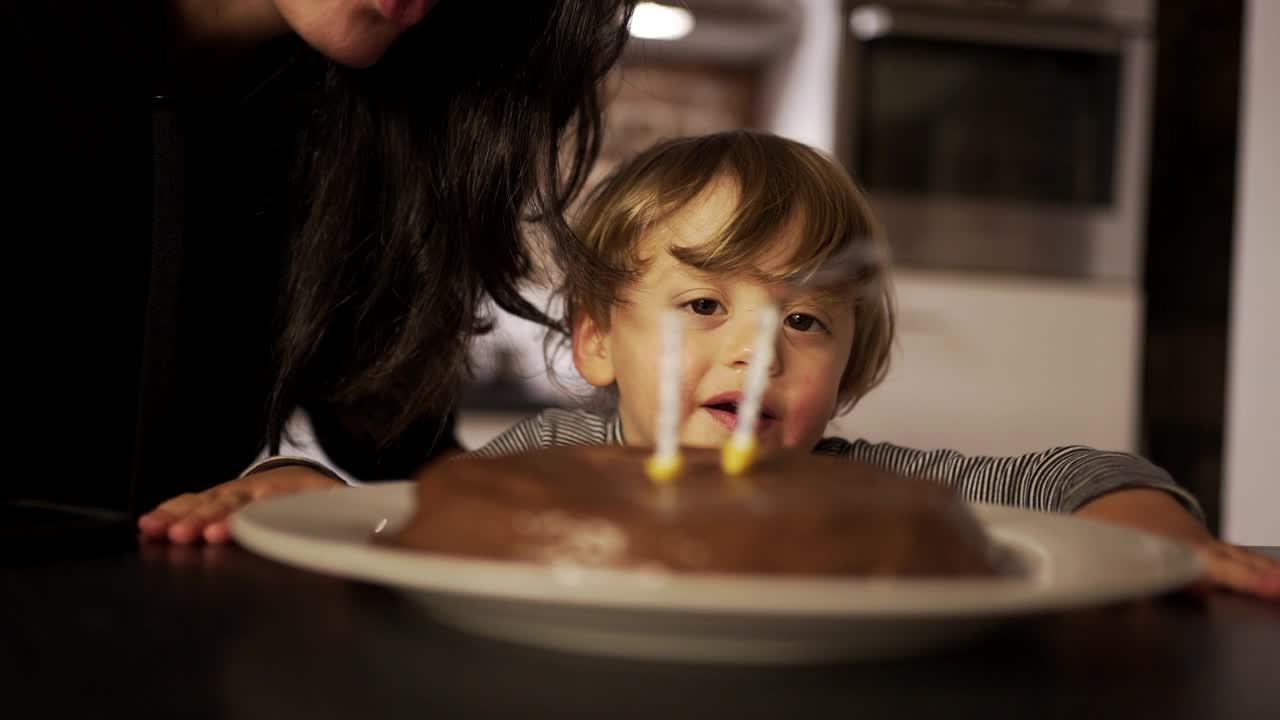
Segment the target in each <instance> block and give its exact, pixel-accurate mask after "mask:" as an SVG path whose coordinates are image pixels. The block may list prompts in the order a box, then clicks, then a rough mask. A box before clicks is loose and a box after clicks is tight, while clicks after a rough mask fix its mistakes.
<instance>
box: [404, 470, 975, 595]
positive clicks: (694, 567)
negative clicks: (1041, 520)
mask: <svg viewBox="0 0 1280 720" xmlns="http://www.w3.org/2000/svg"><path fill="white" fill-rule="evenodd" d="M646 457H647V451H644V450H642V449H639V448H628V447H560V448H551V449H546V450H538V451H535V452H530V453H524V454H520V455H512V456H507V457H501V458H470V457H468V458H461V459H457V460H450V461H446V462H441V463H437V464H436V465H434V466H433V467H431V468H430V469H429V470H427V471H426V472H425V473H424V474H423V475H422V476H421V477H420V478H419V479H418V486H417V508H416V512H415V514H414V517H413V519H412V520H411V521H410V523H409V524H408V525H407V526H406V527H405V528H404V529H403V530H402V531H401V532H400V533H399V534H398V535H397V536H396V537H394V538H393V539H392V542H393V543H394V544H396V545H399V546H402V547H407V548H413V549H418V550H424V551H430V552H435V553H446V554H456V555H464V556H471V557H478V558H487V559H495V560H512V561H524V562H533V563H548V564H562V563H563V564H573V565H580V566H588V567H603V568H619V569H655V570H659V569H660V570H670V571H683V572H728V573H762V574H774V575H855V576H966V575H969V576H972V575H990V574H993V572H994V567H993V563H992V560H991V557H992V555H991V552H990V543H989V541H988V540H987V537H986V534H985V533H984V531H983V529H982V527H981V525H979V523H978V521H977V519H976V518H975V517H974V515H973V514H972V512H971V511H970V510H969V508H968V507H967V506H966V505H965V504H964V503H963V502H962V501H961V500H960V499H959V498H958V497H957V496H956V495H955V494H954V493H953V492H952V491H951V490H949V489H947V488H945V487H943V486H941V485H938V484H936V483H933V482H930V481H927V480H922V479H918V478H909V477H902V476H898V475H894V474H891V473H888V472H885V471H883V470H880V469H878V468H874V467H871V466H868V465H863V464H856V463H850V462H847V461H843V460H838V459H835V458H829V457H821V456H814V455H811V454H808V453H803V452H799V451H790V450H784V451H777V452H773V453H770V454H767V455H765V456H764V457H762V458H760V459H759V460H758V461H757V462H756V464H755V465H754V466H753V467H752V468H751V469H750V470H749V471H748V472H747V473H746V474H745V475H743V476H741V477H737V478H730V477H727V476H725V475H724V474H723V473H722V472H721V470H720V465H719V453H718V452H716V451H713V450H685V451H684V467H683V470H682V472H681V474H680V475H679V476H678V477H677V478H676V480H674V481H673V482H672V483H670V484H667V485H657V484H655V483H654V482H653V481H651V480H650V479H649V478H648V477H647V476H646V475H645V473H644V460H645V458H646Z"/></svg>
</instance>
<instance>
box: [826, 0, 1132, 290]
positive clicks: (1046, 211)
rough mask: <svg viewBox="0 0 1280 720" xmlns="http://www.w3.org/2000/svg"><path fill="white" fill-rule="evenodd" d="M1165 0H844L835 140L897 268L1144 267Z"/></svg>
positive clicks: (1058, 270) (1046, 270) (1087, 273)
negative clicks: (1158, 13)
mask: <svg viewBox="0 0 1280 720" xmlns="http://www.w3.org/2000/svg"><path fill="white" fill-rule="evenodd" d="M1153 1H1154V0H882V1H881V2H867V1H866V0H845V2H844V6H843V18H844V20H845V30H844V32H843V47H842V51H841V60H840V62H841V67H840V72H839V78H840V80H839V83H840V99H839V113H838V120H837V128H838V130H837V144H836V151H837V154H838V155H839V156H840V158H841V160H842V161H843V162H844V163H845V164H846V165H847V167H848V168H849V169H850V171H851V172H852V173H853V174H854V176H855V177H856V178H857V179H858V181H859V182H860V183H861V184H862V185H863V186H864V187H866V188H867V189H868V191H869V193H870V194H871V196H872V199H873V202H874V205H875V207H876V209H877V212H878V213H879V215H880V216H881V218H882V220H883V221H884V223H885V225H886V227H887V228H888V232H889V236H890V240H891V243H892V245H893V247H894V257H895V261H896V262H897V264H899V265H901V266H907V267H911V266H915V267H942V268H948V269H965V270H981V271H998V272H1016V273H1027V274H1034V275H1056V276H1063V277H1088V278H1094V279H1104V280H1108V281H1117V282H1120V283H1123V284H1126V285H1133V284H1135V283H1136V282H1137V281H1138V279H1139V276H1140V274H1141V270H1140V268H1141V267H1142V264H1141V253H1142V237H1143V229H1144V223H1145V212H1146V183H1147V177H1146V176H1147V172H1146V170H1147V151H1148V148H1147V146H1148V125H1149V120H1150V119H1149V112H1150V106H1151V88H1152V39H1151V30H1152V22H1153V14H1154V8H1153V7H1152V4H1153Z"/></svg>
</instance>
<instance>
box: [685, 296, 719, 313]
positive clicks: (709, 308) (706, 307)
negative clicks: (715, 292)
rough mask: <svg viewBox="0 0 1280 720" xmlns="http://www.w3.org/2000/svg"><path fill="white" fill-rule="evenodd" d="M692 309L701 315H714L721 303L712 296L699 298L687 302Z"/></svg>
mask: <svg viewBox="0 0 1280 720" xmlns="http://www.w3.org/2000/svg"><path fill="white" fill-rule="evenodd" d="M686 304H687V305H688V307H689V309H690V310H692V311H694V312H695V313H697V314H699V315H714V314H715V312H716V310H719V309H720V303H719V302H717V301H715V300H712V299H711V298H698V299H697V300H690V301H689V302H688V303H686Z"/></svg>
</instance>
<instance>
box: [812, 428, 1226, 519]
mask: <svg viewBox="0 0 1280 720" xmlns="http://www.w3.org/2000/svg"><path fill="white" fill-rule="evenodd" d="M814 452H815V453H818V454H822V455H835V456H838V457H842V458H845V459H847V460H851V461H859V462H865V463H868V464H871V465H875V466H877V467H881V468H884V469H886V470H889V471H890V472H895V473H898V474H900V475H914V476H917V477H923V478H927V479H930V480H934V481H936V482H939V483H941V484H943V485H946V486H948V487H951V488H953V489H955V490H956V491H957V492H959V493H960V495H961V496H962V497H964V498H965V499H966V500H969V501H972V502H984V503H995V504H999V505H1013V506H1016V507H1022V508H1028V509H1031V510H1042V511H1045V512H1062V513H1069V512H1073V511H1075V510H1076V509H1078V508H1080V507H1081V506H1082V505H1084V504H1086V503H1088V502H1089V501H1090V500H1093V499H1094V498H1097V497H1100V496H1102V495H1105V494H1107V493H1109V492H1112V491H1114V490H1119V489H1121V488H1136V487H1143V488H1154V489H1159V490H1164V491H1165V492H1168V493H1170V494H1172V495H1173V496H1174V497H1176V498H1177V499H1178V500H1179V501H1181V502H1182V504H1183V505H1184V506H1186V507H1187V509H1189V510H1190V511H1191V512H1192V513H1194V514H1195V515H1196V516H1197V517H1199V518H1200V519H1201V520H1203V519H1204V512H1203V511H1202V510H1201V508H1200V503H1199V502H1198V501H1197V500H1196V498H1195V496H1193V495H1192V494H1191V493H1189V492H1187V491H1186V490H1185V489H1184V488H1182V487H1181V486H1180V485H1178V484H1177V483H1176V482H1174V480H1173V478H1171V477H1170V476H1169V474H1168V473H1167V472H1165V471H1164V470H1162V469H1160V468H1158V467H1156V466H1155V465H1153V464H1152V463H1150V462H1149V461H1147V460H1144V459H1143V458H1140V457H1137V456H1136V455H1130V454H1128V453H1121V452H1108V451H1102V450H1094V449H1092V448H1087V447H1082V446H1079V445H1073V446H1067V447H1058V448H1053V449H1050V450H1045V451H1042V452H1036V453H1030V454H1028V455H1021V456H1015V457H982V456H974V457H966V456H964V455H961V454H960V453H958V452H956V451H954V450H915V449H912V448H904V447H899V446H897V445H891V444H889V443H869V442H867V441H866V440H857V441H855V442H849V441H847V440H844V439H843V438H824V439H823V440H822V442H820V443H819V444H818V446H817V447H816V448H814Z"/></svg>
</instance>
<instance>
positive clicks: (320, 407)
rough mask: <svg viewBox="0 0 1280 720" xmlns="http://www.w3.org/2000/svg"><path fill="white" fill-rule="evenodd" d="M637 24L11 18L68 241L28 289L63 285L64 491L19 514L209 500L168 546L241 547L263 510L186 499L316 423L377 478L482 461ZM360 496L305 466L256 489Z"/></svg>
mask: <svg viewBox="0 0 1280 720" xmlns="http://www.w3.org/2000/svg"><path fill="white" fill-rule="evenodd" d="M630 4H631V3H630V2H629V0H604V1H602V0H522V1H521V2H515V3H513V2H501V1H498V0H491V1H481V0H438V1H435V0H320V1H317V0H219V1H211V0H164V1H159V0H157V1H154V2H150V3H138V4H136V5H135V4H126V5H128V6H129V7H128V8H127V9H120V6H119V5H118V4H115V3H90V2H71V3H25V4H19V3H13V4H7V5H10V7H9V8H7V9H5V10H3V11H0V13H3V14H0V20H2V21H3V28H4V37H3V38H0V39H3V41H4V43H5V49H4V52H6V53H8V54H10V55H11V57H9V58H7V59H9V60H10V61H11V62H10V63H7V67H9V68H11V69H13V68H20V69H23V71H22V72H11V75H12V76H13V77H12V78H10V80H11V82H10V84H9V86H10V88H11V90H10V92H11V97H13V98H15V99H16V100H18V101H19V102H20V104H21V111H20V112H17V113H13V115H14V116H15V117H16V120H17V127H16V128H15V130H14V132H12V133H8V134H7V135H8V136H9V137H10V138H11V148H9V149H11V150H13V152H12V153H11V156H16V157H17V158H18V160H17V162H14V163H12V164H11V165H10V166H9V167H10V169H11V170H12V171H13V175H14V177H15V178H20V179H21V180H22V181H23V183H22V185H23V187H24V189H23V190H20V191H19V195H18V196H17V197H16V198H14V200H15V202H14V207H15V208H18V209H19V211H20V217H19V223H22V222H30V225H31V231H30V233H31V234H30V235H28V234H26V233H24V234H23V237H31V238H39V239H40V242H35V241H32V242H30V243H26V244H24V245H23V247H22V248H21V249H20V250H18V252H19V253H20V255H21V257H20V258H19V259H20V260H21V261H22V264H21V265H19V266H20V267H29V268H57V277H58V280H59V282H58V283H57V286H56V287H57V288H58V291H57V292H48V288H49V286H50V285H49V283H48V278H46V277H41V276H39V273H38V272H37V273H28V274H27V275H28V277H26V278H24V279H23V280H21V284H20V286H19V291H20V292H22V291H23V290H25V292H22V294H23V295H25V296H26V297H28V298H38V302H37V303H30V302H28V303H27V305H28V306H32V305H34V306H35V308H34V309H33V308H31V307H28V308H27V310H28V311H27V312H24V313H23V319H25V320H26V322H25V323H22V324H20V325H19V327H18V330H17V332H18V334H19V337H20V338H21V339H22V340H23V341H25V342H24V347H29V348H34V349H36V351H35V352H33V353H31V354H30V355H29V356H26V357H25V358H24V359H25V360H26V365H25V367H23V369H22V372H24V373H25V376H26V377H28V378H30V379H31V382H27V383H23V387H21V388H19V389H18V390H17V395H18V401H17V402H18V411H19V412H18V413H17V414H19V415H21V416H24V417H26V418H28V419H29V422H28V423H27V429H25V430H24V429H19V430H18V431H16V432H17V436H16V437H11V441H13V442H14V444H15V445H14V446H16V447H21V448H23V450H24V451H25V452H31V453H34V454H36V455H38V456H41V457H44V458H47V459H50V460H51V462H50V464H49V466H48V467H49V468H50V469H51V470H56V472H55V473H51V474H47V475H46V476H44V477H41V478H33V479H28V480H26V481H25V482H24V483H23V485H22V492H21V493H15V494H21V495H23V496H26V497H32V496H34V497H37V498H38V499H42V500H52V501H57V502H62V503H71V504H76V505H91V506H95V507H108V508H116V509H119V508H121V506H122V505H124V504H125V503H124V501H123V500H122V498H127V497H130V496H131V497H132V504H133V505H134V506H136V507H149V506H150V505H152V504H153V503H155V502H158V501H160V500H162V499H164V498H165V497H171V496H175V495H179V497H180V499H179V500H178V501H177V502H176V504H174V503H170V504H167V505H164V506H162V507H163V509H162V510H160V511H159V512H153V513H150V514H148V515H145V516H143V518H142V519H141V522H140V526H141V528H142V529H143V531H144V532H145V533H147V534H149V535H155V536H164V537H168V538H169V539H171V540H174V541H177V542H190V541H194V540H198V539H201V538H203V539H205V540H208V541H212V542H219V541H223V540H225V539H226V529H225V525H224V524H222V523H221V522H218V520H219V519H221V518H223V517H225V515H226V513H227V512H228V511H229V510H230V509H232V508H234V507H236V506H238V504H242V503H243V502H244V501H245V500H246V499H247V498H248V497H249V495H248V494H247V492H246V490H245V487H246V485H245V484H244V483H234V482H233V483H230V484H229V485H225V486H223V487H222V488H221V489H218V490H216V491H213V492H207V493H202V494H201V495H198V496H196V495H180V494H181V493H184V492H188V493H189V492H194V491H202V490H204V489H205V488H208V487H209V486H211V485H213V484H214V483H216V482H218V481H220V480H225V479H226V478H228V477H235V476H236V475H237V474H238V473H239V472H240V471H241V470H243V469H244V468H245V467H246V466H247V465H248V464H249V463H250V462H251V461H252V460H253V458H254V456H255V454H257V452H258V450H259V449H260V448H261V447H262V446H263V444H264V438H265V439H266V444H267V445H268V446H269V448H270V449H271V450H272V451H274V450H275V449H276V448H278V447H279V442H280V441H281V438H282V434H283V430H284V426H285V423H286V420H287V419H288V417H289V416H290V415H291V413H293V412H294V411H295V410H296V409H299V408H301V409H305V411H306V412H307V414H308V415H309V416H310V419H311V421H312V424H313V426H314V428H315V430H316V434H317V435H318V437H319V439H320V442H321V445H322V446H323V448H324V450H325V451H326V452H327V453H328V455H329V456H330V457H331V458H333V460H334V462H335V463H336V464H338V465H340V466H341V467H342V468H344V469H345V470H347V471H349V472H350V473H351V474H353V475H355V476H356V477H359V478H361V479H366V480H368V479H380V478H389V477H406V476H408V475H410V474H412V473H413V472H414V471H415V470H416V469H418V468H419V467H421V466H423V465H424V464H425V463H427V462H429V461H430V460H431V459H432V458H433V457H435V456H437V455H438V454H440V453H442V452H447V451H449V450H450V449H453V448H455V447H456V443H455V441H454V440H453V437H452V426H451V422H450V420H449V407H450V402H451V397H450V394H449V390H450V389H451V388H452V387H455V386H456V384H457V381H458V380H459V378H460V377H461V375H462V373H463V371H464V369H465V367H464V366H465V351H466V347H467V344H468V341H469V339H470V338H471V337H472V336H473V335H475V334H476V333H479V332H483V331H484V329H485V318H484V317H483V316H482V314H481V311H480V307H481V300H482V299H483V298H485V297H486V296H487V297H491V298H493V299H494V301H496V303H497V304H498V305H499V306H500V307H502V308H504V309H505V310H507V311H509V312H513V313H515V314H516V315H519V316H522V317H525V318H529V319H533V320H538V321H542V320H545V318H543V316H542V314H541V313H540V312H539V311H538V310H537V309H536V308H534V307H532V306H530V305H529V304H528V303H526V302H525V301H524V300H522V299H521V297H520V295H519V293H518V292H517V288H516V286H517V283H518V282H519V281H520V280H521V279H522V278H523V277H524V276H526V275H527V273H528V272H529V271H530V270H531V265H532V262H531V259H530V257H529V255H528V254H527V252H526V251H525V249H524V248H523V247H522V244H521V241H520V238H521V235H522V224H524V223H526V222H531V223H532V224H533V225H535V226H536V228H535V230H536V231H538V232H539V233H540V234H542V235H544V236H546V237H548V238H549V239H550V240H551V241H552V242H558V241H562V240H564V239H565V238H567V237H569V236H570V231H569V230H568V228H567V226H566V225H565V223H564V220H563V210H564V208H565V206H566V204H567V202H568V200H569V199H570V198H571V197H572V196H573V194H574V193H575V192H576V191H577V189H578V188H579V186H580V185H581V183H582V181H583V179H584V178H585V174H586V170H587V168H588V167H589V165H590V163H591V161H592V160H593V159H594V157H595V154H596V151H597V147H598V142H597V141H598V137H599V134H598V131H599V123H600V117H599V107H598V101H597V87H598V84H599V82H600V80H601V79H602V77H603V76H604V74H605V73H606V72H607V70H608V69H609V68H610V67H611V65H612V64H613V63H614V61H615V60H616V59H617V57H618V54H619V53H620V51H621V48H622V45H623V43H624V42H625V38H626V24H627V16H628V13H629V10H630ZM14 6H17V7H14ZM28 70H29V72H28ZM566 138H567V139H566ZM139 377H140V378H141V380H139V379H138V378H139ZM264 398H269V402H264ZM68 425H70V427H72V428H73V433H74V435H75V438H74V442H72V443H68V442H67V441H66V438H65V437H59V438H56V439H54V438H50V437H49V435H50V433H48V432H47V431H46V429H47V428H61V427H67V426H68ZM69 448H70V449H69ZM330 483H332V480H331V479H330V476H329V475H328V474H327V473H326V471H325V470H324V468H321V467H318V466H314V465H303V464H292V463H286V464H282V465H279V466H274V467H272V466H267V467H265V468H263V469H262V471H261V473H259V474H258V475H256V476H255V477H254V483H253V487H254V488H256V489H255V490H254V491H253V492H255V493H261V492H269V491H271V490H272V489H299V488H302V487H313V486H321V485H327V484H330Z"/></svg>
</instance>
